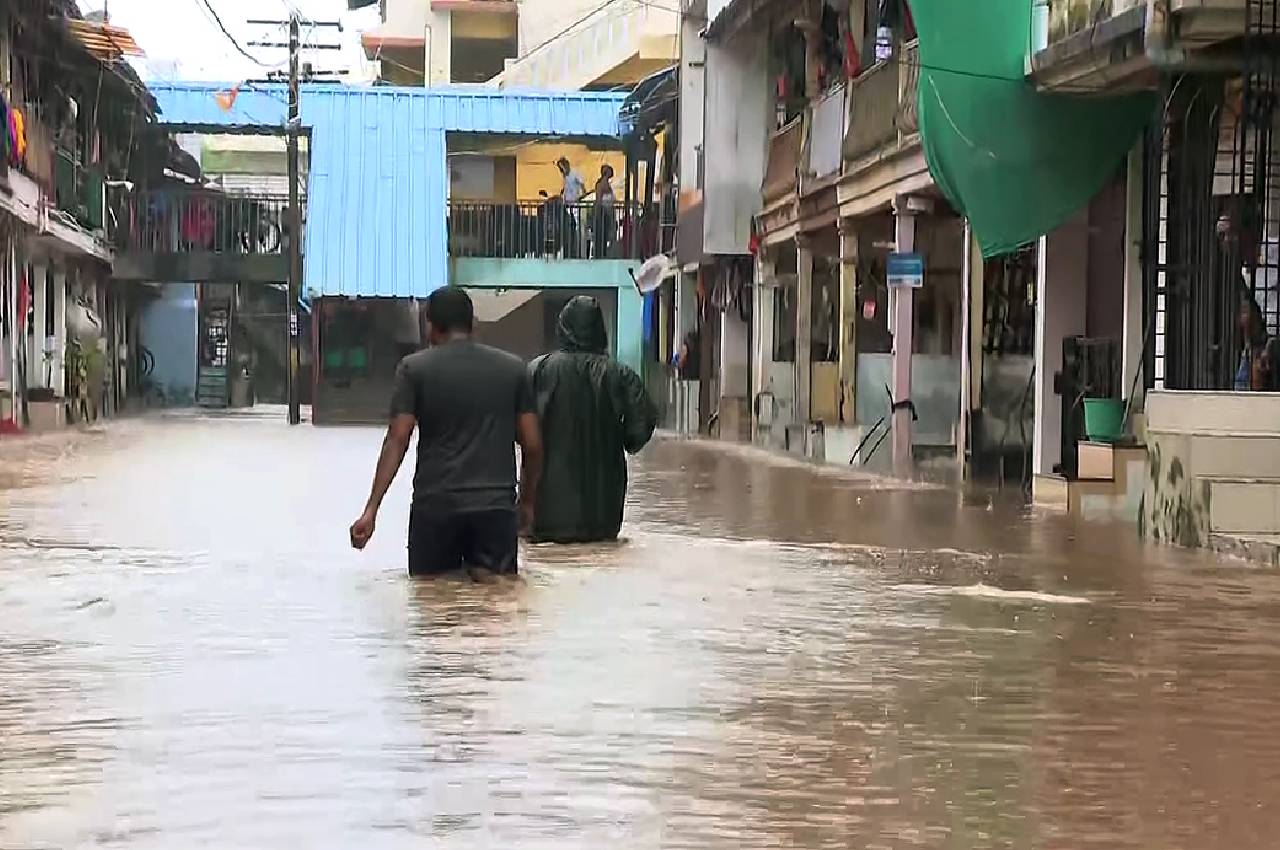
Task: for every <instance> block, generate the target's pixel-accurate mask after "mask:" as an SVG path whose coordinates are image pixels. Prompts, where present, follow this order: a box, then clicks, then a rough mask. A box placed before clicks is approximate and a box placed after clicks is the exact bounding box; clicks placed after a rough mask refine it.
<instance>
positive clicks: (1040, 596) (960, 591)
mask: <svg viewBox="0 0 1280 850" xmlns="http://www.w3.org/2000/svg"><path fill="white" fill-rule="evenodd" d="M894 590H897V591H900V592H903V593H919V594H927V595H937V596H966V597H969V598H971V599H990V600H993V601H997V602H1042V603H1044V604H1046V605H1088V604H1090V600H1088V599H1086V598H1084V597H1083V596H1060V595H1057V594H1053V593H1040V592H1039V591H1036V590H1004V589H1003V588H999V587H992V586H991V585H989V584H982V583H978V584H969V585H961V586H953V585H936V584H900V585H897V586H896V587H894Z"/></svg>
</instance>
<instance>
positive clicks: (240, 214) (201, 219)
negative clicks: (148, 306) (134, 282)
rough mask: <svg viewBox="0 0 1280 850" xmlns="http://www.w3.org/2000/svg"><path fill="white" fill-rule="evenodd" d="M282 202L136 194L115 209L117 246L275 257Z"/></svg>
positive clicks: (169, 192)
mask: <svg viewBox="0 0 1280 850" xmlns="http://www.w3.org/2000/svg"><path fill="white" fill-rule="evenodd" d="M287 206H288V204H287V202H286V201H284V200H283V199H280V198H272V197H254V196H246V195H225V194H220V193H216V192H206V191H200V190H189V189H176V190H175V189H158V190H152V191H143V192H135V193H133V194H132V195H130V196H128V198H126V199H125V200H124V201H123V202H122V203H121V204H120V207H119V211H118V212H117V217H118V219H119V222H118V225H117V228H116V246H117V248H118V249H119V250H121V251H129V252H136V253H149V254H185V253H210V254H240V255H244V254H280V253H282V252H283V250H284V241H285V240H284V221H285V212H286V207H287Z"/></svg>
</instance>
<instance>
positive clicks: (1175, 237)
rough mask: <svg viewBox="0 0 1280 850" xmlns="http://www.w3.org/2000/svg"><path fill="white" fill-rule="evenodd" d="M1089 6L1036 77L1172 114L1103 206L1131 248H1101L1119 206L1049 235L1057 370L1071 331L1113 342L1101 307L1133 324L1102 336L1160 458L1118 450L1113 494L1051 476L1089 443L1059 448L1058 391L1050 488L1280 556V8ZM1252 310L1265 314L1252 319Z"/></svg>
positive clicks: (1048, 435)
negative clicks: (1099, 10)
mask: <svg viewBox="0 0 1280 850" xmlns="http://www.w3.org/2000/svg"><path fill="white" fill-rule="evenodd" d="M1055 8H1056V7H1055ZM1083 9H1084V4H1080V3H1065V4H1062V8H1061V9H1060V10H1057V12H1058V14H1055V15H1054V16H1052V17H1051V18H1050V20H1049V22H1048V26H1047V27H1046V28H1045V29H1044V30H1043V31H1042V32H1041V33H1040V41H1039V43H1038V44H1036V45H1034V47H1035V48H1036V49H1035V50H1034V51H1033V55H1032V56H1030V57H1029V61H1028V68H1029V76H1030V78H1031V80H1032V81H1033V82H1034V83H1035V84H1036V85H1037V86H1038V87H1039V88H1041V89H1042V90H1044V91H1050V92H1070V93H1077V94H1078V93H1084V94H1088V95H1091V96H1094V97H1098V96H1108V95H1115V94H1117V93H1122V92H1129V91H1135V90H1136V91H1149V92H1152V93H1153V94H1154V99H1155V100H1156V102H1157V103H1159V104H1161V108H1160V109H1158V110H1157V112H1156V116H1155V118H1154V119H1153V121H1152V123H1151V128H1150V130H1149V131H1148V133H1147V134H1146V138H1145V139H1144V141H1143V143H1142V144H1141V145H1139V146H1138V147H1137V148H1136V149H1135V150H1134V152H1133V154H1132V155H1131V156H1130V158H1129V160H1128V163H1127V167H1126V169H1125V170H1124V172H1123V173H1122V175H1120V176H1119V177H1118V184H1117V187H1116V189H1115V192H1114V201H1113V202H1112V203H1111V204H1110V207H1111V211H1110V212H1103V213H1102V222H1105V223H1106V224H1107V226H1108V227H1109V228H1110V229H1112V230H1114V231H1118V232H1122V233H1123V234H1124V242H1123V244H1122V245H1115V246H1112V247H1111V248H1110V249H1107V248H1105V247H1104V246H1099V245H1097V240H1098V237H1097V233H1098V231H1099V229H1100V228H1099V227H1098V224H1097V223H1095V222H1096V221H1097V220H1096V219H1095V216H1096V215H1097V207H1098V206H1099V205H1103V204H1106V203H1107V202H1106V200H1105V199H1104V198H1102V197H1100V198H1098V199H1096V200H1095V204H1094V206H1093V207H1091V209H1090V210H1089V212H1088V213H1087V220H1081V221H1078V222H1077V223H1076V224H1075V226H1074V227H1072V228H1069V229H1067V230H1065V231H1064V232H1061V233H1054V234H1050V235H1049V236H1048V237H1047V238H1046V240H1044V241H1043V242H1042V251H1045V252H1047V253H1048V254H1049V255H1050V260H1049V262H1048V263H1047V266H1048V269H1049V271H1048V273H1047V274H1046V275H1045V278H1044V280H1043V282H1042V291H1043V295H1044V298H1045V300H1046V302H1047V303H1046V309H1045V310H1044V311H1043V313H1044V319H1043V320H1042V323H1041V330H1042V353H1041V356H1040V360H1041V361H1042V363H1043V371H1044V373H1045V374H1052V372H1053V370H1055V369H1057V368H1058V362H1059V360H1060V359H1061V353H1060V352H1061V351H1062V348H1061V347H1060V342H1061V340H1062V339H1063V338H1064V337H1066V338H1070V337H1072V336H1073V335H1080V334H1083V335H1085V336H1086V337H1090V338H1092V337H1095V336H1098V335H1100V332H1099V331H1098V330H1097V329H1096V328H1095V325H1096V323H1097V319H1096V317H1097V316H1098V315H1099V314H1100V312H1101V313H1107V314H1112V315H1114V314H1115V313H1117V312H1119V313H1121V316H1122V322H1117V321H1116V320H1115V319H1114V318H1113V319H1112V322H1111V323H1112V325H1113V326H1114V325H1116V324H1123V330H1122V332H1121V333H1120V334H1117V333H1116V331H1115V328H1114V327H1112V328H1111V329H1110V330H1109V331H1106V330H1104V331H1102V332H1101V333H1103V334H1106V335H1109V336H1111V337H1112V338H1113V339H1114V340H1115V341H1116V342H1117V343H1118V344H1119V355H1118V358H1117V359H1118V360H1119V361H1120V363H1121V364H1122V366H1121V368H1120V369H1119V375H1120V376H1121V378H1122V380H1123V382H1124V383H1123V386H1122V387H1120V388H1118V392H1117V393H1116V396H1117V397H1123V398H1124V399H1126V401H1127V405H1128V408H1129V409H1130V410H1132V411H1134V412H1135V413H1136V414H1137V415H1136V416H1135V419H1136V422H1135V426H1134V428H1133V431H1134V434H1135V437H1136V442H1137V444H1138V445H1140V446H1141V448H1140V449H1135V450H1133V453H1132V454H1131V455H1129V456H1130V457H1132V458H1133V460H1131V461H1125V460H1123V458H1122V457H1121V455H1120V453H1118V452H1117V453H1116V459H1115V462H1114V466H1113V469H1104V470H1103V472H1104V475H1103V476H1101V477H1102V478H1103V480H1102V481H1100V482H1089V481H1082V480H1080V477H1075V478H1070V479H1069V480H1067V481H1066V482H1065V486H1063V485H1062V484H1060V483H1057V482H1055V480H1054V478H1053V477H1052V476H1053V474H1054V469H1053V468H1052V464H1053V463H1054V462H1055V460H1057V458H1058V456H1059V454H1060V453H1061V451H1068V450H1069V449H1070V446H1071V441H1070V439H1067V440H1061V441H1060V440H1059V437H1060V436H1061V434H1060V430H1059V428H1058V427H1057V426H1056V425H1055V423H1054V411H1055V410H1056V409H1058V408H1060V407H1061V405H1062V404H1063V403H1064V400H1063V399H1062V398H1053V397H1052V396H1051V393H1050V391H1049V390H1048V389H1047V388H1042V389H1041V391H1040V392H1041V395H1042V398H1043V401H1044V408H1045V416H1044V423H1043V427H1042V428H1039V429H1038V434H1039V433H1041V432H1042V439H1041V440H1040V442H1039V444H1038V448H1037V469H1036V472H1037V474H1038V475H1039V476H1041V477H1040V478H1038V479H1037V480H1038V481H1040V482H1043V483H1044V485H1045V486H1044V487H1043V488H1042V491H1043V493H1044V494H1045V498H1056V499H1062V498H1067V499H1069V501H1070V504H1071V506H1072V507H1073V508H1075V509H1078V510H1081V512H1084V513H1088V512H1089V507H1090V505H1092V506H1093V508H1094V511H1095V512H1097V511H1103V512H1105V511H1107V510H1114V509H1113V508H1111V507H1110V506H1112V505H1114V504H1115V501H1116V499H1117V498H1118V496H1117V491H1124V492H1123V496H1124V497H1125V500H1126V502H1127V505H1128V509H1127V510H1126V511H1125V514H1127V515H1132V514H1136V513H1138V512H1139V505H1140V517H1139V524H1140V527H1141V529H1142V530H1143V532H1144V534H1146V535H1147V536H1148V537H1150V538H1152V539H1155V540H1164V541H1171V542H1176V543H1180V544H1184V545H1193V546H1213V547H1215V548H1220V549H1224V550H1227V551H1231V552H1236V553H1241V554H1245V555H1248V556H1250V557H1259V558H1262V559H1263V560H1266V561H1268V562H1270V563H1278V562H1280V555H1278V553H1280V548H1278V547H1277V546H1276V543H1275V541H1276V540H1278V539H1280V538H1277V537H1276V535H1277V534H1280V514H1277V512H1276V507H1275V506H1276V504H1277V497H1278V496H1280V396H1278V395H1276V393H1275V391H1276V390H1277V389H1280V381H1277V378H1278V377H1280V374H1277V371H1278V370H1276V369H1274V368H1273V367H1271V366H1270V365H1269V363H1270V361H1271V359H1272V355H1271V354H1269V353H1268V352H1271V351H1274V347H1273V344H1269V343H1268V342H1267V341H1268V340H1274V338H1275V337H1276V336H1277V334H1280V296H1278V295H1277V281H1278V280H1280V257H1278V253H1280V252H1277V250H1276V246H1277V244H1280V194H1278V192H1280V190H1278V189H1277V186H1278V185H1280V165H1278V163H1280V159H1278V158H1277V154H1278V153H1280V150H1277V146H1276V135H1275V131H1274V127H1275V123H1276V118H1277V116H1276V105H1275V104H1276V93H1277V87H1278V85H1280V53H1278V52H1277V50H1276V47H1275V44H1276V38H1277V36H1280V30H1278V29H1277V16H1276V4H1275V2H1274V0H1260V2H1246V0H1225V2H1220V3H1214V4H1201V3H1187V2H1180V0H1153V2H1150V3H1141V2H1133V1H1132V0H1128V1H1127V2H1116V3H1112V4H1111V5H1110V7H1108V10H1107V14H1105V15H1102V16H1097V15H1089V14H1084V12H1083ZM1121 223H1122V224H1121ZM1116 225H1120V226H1118V227H1117V226H1116ZM1086 247H1087V251H1086V250H1085V249H1086ZM1100 247H1101V248H1103V249H1102V250H1098V249H1099V248H1100ZM1055 255H1056V260H1055ZM1085 280H1087V285H1082V283H1083V282H1084V281H1085ZM1100 301H1102V302H1104V303H1106V305H1107V306H1106V307H1105V309H1104V310H1103V311H1099V310H1098V309H1097V307H1098V304H1099V302H1100ZM1050 305H1051V306H1052V308H1053V309H1049V307H1050ZM1242 308H1243V311H1244V313H1245V315H1246V317H1248V316H1249V314H1252V316H1251V318H1246V320H1245V321H1241V313H1242ZM1246 324H1248V325H1250V326H1251V327H1250V328H1249V331H1250V333H1249V336H1251V337H1253V338H1252V339H1250V338H1248V337H1246V336H1245V330H1246V328H1245V327H1244V325H1246ZM1069 419H1070V417H1069V416H1068V417H1062V418H1061V420H1060V421H1062V422H1063V423H1067V424H1069ZM1059 445H1061V446H1062V447H1063V449H1061V450H1060V449H1059V448H1058V446H1059ZM1067 460H1070V459H1069V458H1068V459H1067ZM1066 465H1067V466H1071V464H1070V463H1068V464H1066ZM1125 466H1135V467H1136V470H1135V472H1134V473H1129V472H1126V470H1125V469H1124V467H1125Z"/></svg>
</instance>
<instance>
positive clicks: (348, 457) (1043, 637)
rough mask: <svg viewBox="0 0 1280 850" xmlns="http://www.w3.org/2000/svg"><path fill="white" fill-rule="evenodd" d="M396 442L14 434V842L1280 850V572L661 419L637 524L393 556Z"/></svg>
mask: <svg viewBox="0 0 1280 850" xmlns="http://www.w3.org/2000/svg"><path fill="white" fill-rule="evenodd" d="M380 438H381V433H380V432H379V431H378V430H375V429H317V428H311V427H307V428H301V429H288V428H286V427H285V426H284V425H283V424H281V422H280V421H279V420H278V419H275V418H264V417H240V418H237V417H227V418H214V419H208V418H197V417H195V416H190V415H171V416H167V417H163V418H156V419H148V420H138V421H132V422H124V423H120V424H117V425H113V426H111V427H110V428H108V429H104V430H99V431H95V432H90V433H84V434H78V435H65V436H59V437H57V438H56V439H51V440H48V441H44V442H41V441H31V442H10V443H6V444H4V452H5V454H3V455H0V847H3V848H6V850H10V848H71V847H120V848H173V847H222V848H264V849H265V848H280V847H290V846H292V847H297V848H349V847H362V848H381V847H394V848H399V847H424V846H431V847H442V848H458V849H459V850H461V848H477V847H493V848H522V850H524V849H525V848H529V849H530V850H532V848H539V850H541V848H547V850H551V848H601V847H620V848H622V847H625V848H631V847H635V848H699V850H705V848H726V850H729V848H756V847H796V848H829V847H830V848H835V847H841V848H843V847H857V848H868V850H871V848H907V847H926V848H1064V850H1065V848H1072V850H1079V848H1106V849H1107V850H1120V848H1140V850H1172V848H1216V847H1222V848H1233V849H1234V850H1254V848H1256V850H1262V848H1272V847H1274V846H1275V835H1276V833H1277V831H1278V830H1280V808H1278V807H1277V806H1276V805H1275V804H1274V801H1273V796H1274V793H1273V792H1274V788H1275V785H1274V783H1275V782H1276V781H1277V780H1280V737H1277V736H1276V735H1275V729H1274V720H1273V718H1274V710H1275V705H1276V704H1277V702H1280V673H1277V670H1278V669H1280V667H1278V665H1277V661H1278V660H1280V606H1278V605H1277V603H1276V602H1275V600H1276V599H1278V598H1280V576H1277V575H1275V574H1273V573H1269V572H1264V571H1260V570H1257V569H1253V568H1248V567H1245V566H1243V565H1240V564H1235V563H1229V562H1221V561H1215V560H1212V559H1211V558H1209V557H1208V556H1204V555H1199V554H1190V553H1186V552H1182V551H1175V550H1170V549H1155V548H1145V547H1143V546H1141V545H1140V543H1139V542H1138V540H1137V539H1136V535H1135V534H1134V533H1133V530H1132V528H1124V527H1117V528H1114V529H1113V528H1109V527H1107V526H1100V525H1084V524H1078V523H1073V522H1070V521H1068V520H1067V519H1066V518H1065V517H1057V516H1053V515H1042V514H1037V513H1035V512H1032V511H1030V510H1029V509H1026V508H1023V507H1021V506H1018V505H1016V504H1013V503H1012V501H1009V502H1008V503H1007V504H1006V501H1005V500H1003V499H1002V498H999V497H997V498H995V499H992V498H991V497H989V496H987V495H978V496H970V497H961V496H958V495H956V494H955V493H952V492H949V491H946V490H941V489H938V490H934V489H919V488H915V489H895V488H892V487H889V486H888V485H885V484H883V483H881V482H874V481H868V480H859V479H856V478H851V477H847V476H842V475H840V474H835V473H831V472H825V471H819V470H815V469H812V468H809V467H805V466H802V465H799V464H793V463H789V462H785V461H779V460H777V459H775V458H767V457H765V456H763V455H760V454H756V453H753V452H748V451H746V450H735V449H726V448H723V447H708V446H704V445H700V444H694V443H680V442H659V443H656V444H655V445H653V446H651V447H650V448H649V449H647V450H646V451H645V452H644V453H643V454H642V455H641V456H640V458H639V459H638V460H637V461H636V462H635V463H634V465H633V467H632V487H631V493H630V498H629V504H630V509H629V510H630V512H629V515H628V518H627V519H628V521H627V525H626V527H625V528H624V535H625V536H626V538H627V539H626V541H625V542H622V543H620V544H618V545H613V546H608V547H595V548H590V547H587V548H544V547H532V548H528V549H525V550H524V551H523V553H522V554H523V557H524V563H523V565H522V566H523V571H524V576H523V579H522V580H521V581H520V582H518V583H506V584H501V585H474V584H462V583H452V582H420V583H413V582H410V581H409V580H408V578H407V577H406V575H405V570H404V533H405V514H406V510H407V503H408V486H409V478H410V475H409V474H408V472H407V471H405V470H402V472H401V475H400V477H399V479H398V480H397V482H396V485H395V488H394V489H393V491H392V494H391V495H390V496H389V497H388V500H387V504H386V509H385V510H384V512H383V518H382V522H381V525H380V527H379V528H378V533H377V536H376V537H375V538H374V541H373V543H372V544H371V546H370V548H369V550H368V551H366V552H364V553H355V552H353V551H351V549H350V548H349V547H348V545H347V540H346V537H347V526H348V524H349V523H350V522H351V520H352V519H353V518H354V517H355V515H356V513H357V512H358V510H359V507H360V505H361V504H362V502H363V500H364V497H365V494H366V493H367V488H368V483H369V476H370V473H371V470H372V465H373V461H374V458H375V455H376V453H377V450H378V444H379V441H380Z"/></svg>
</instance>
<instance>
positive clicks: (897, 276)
mask: <svg viewBox="0 0 1280 850" xmlns="http://www.w3.org/2000/svg"><path fill="white" fill-rule="evenodd" d="M885 277H887V278H888V281H889V285H890V286H905V287H910V288H911V289H919V288H920V287H922V286H924V257H923V256H921V255H920V254H896V253H895V254H890V255H889V262H888V264H887V265H886V268H885Z"/></svg>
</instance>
